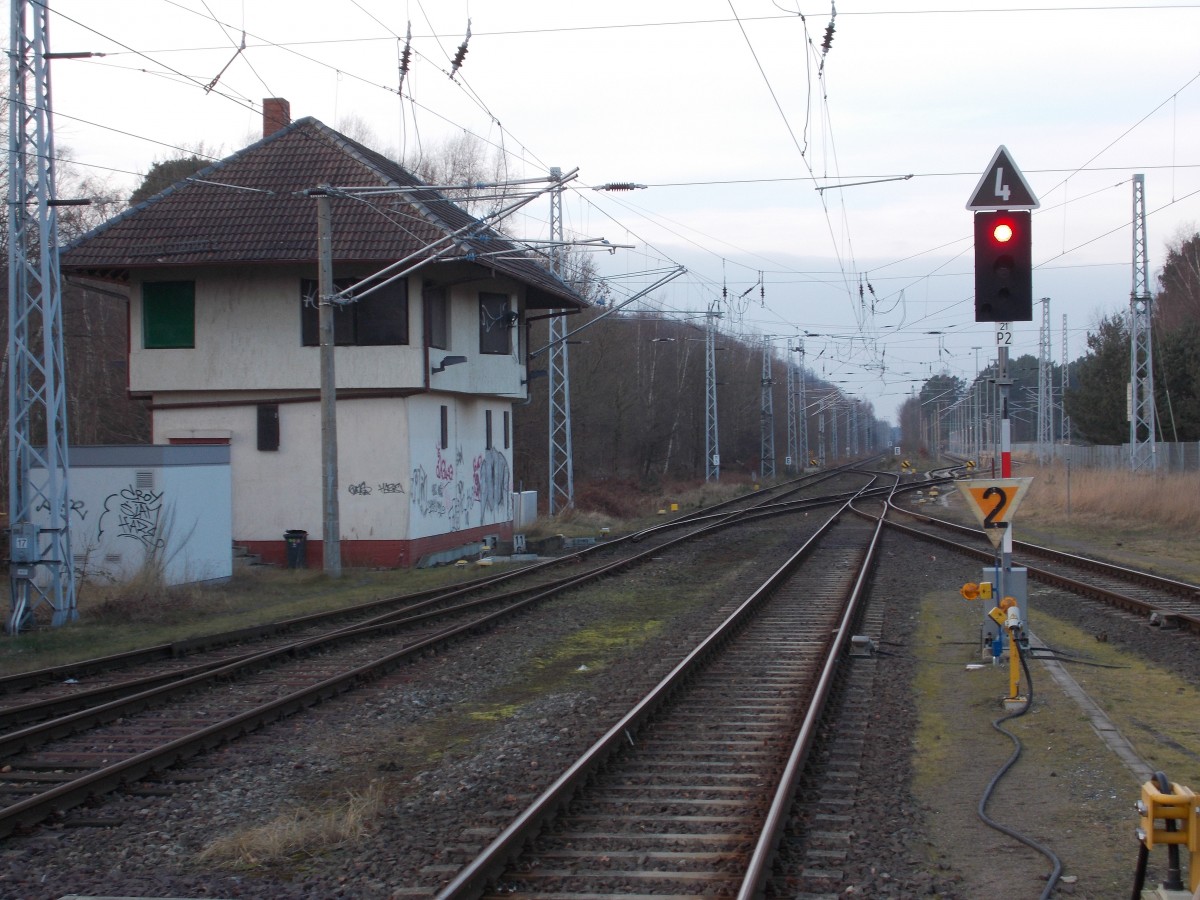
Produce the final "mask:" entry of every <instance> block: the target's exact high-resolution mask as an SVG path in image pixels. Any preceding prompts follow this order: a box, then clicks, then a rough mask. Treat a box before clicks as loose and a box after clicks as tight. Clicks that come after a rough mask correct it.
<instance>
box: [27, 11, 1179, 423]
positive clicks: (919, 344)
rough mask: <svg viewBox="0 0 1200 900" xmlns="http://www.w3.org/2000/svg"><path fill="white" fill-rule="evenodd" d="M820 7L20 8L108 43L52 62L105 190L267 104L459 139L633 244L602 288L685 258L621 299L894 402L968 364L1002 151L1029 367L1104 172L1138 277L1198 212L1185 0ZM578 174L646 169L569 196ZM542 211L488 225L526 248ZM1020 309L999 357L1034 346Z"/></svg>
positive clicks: (223, 146)
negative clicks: (979, 188) (1023, 235)
mask: <svg viewBox="0 0 1200 900" xmlns="http://www.w3.org/2000/svg"><path fill="white" fill-rule="evenodd" d="M836 5H837V10H836V17H833V18H832V22H833V26H834V31H833V35H832V41H831V43H830V46H829V49H828V52H823V51H822V44H823V43H824V40H825V37H826V34H827V29H828V27H829V25H830V22H831V17H832V12H833V10H832V4H830V3H828V2H827V3H824V4H808V3H805V4H804V5H802V6H800V7H797V6H796V5H795V4H794V2H793V3H789V2H786V0H779V2H772V0H652V2H644V0H643V2H630V0H606V2H604V3H578V2H563V0H557V2H550V0H544V2H543V0H422V2H417V0H410V2H407V3H406V2H395V0H392V2H386V3H385V2H383V0H321V2H308V0H125V2H122V3H97V2H95V0H50V9H51V12H52V19H51V30H50V38H51V49H52V50H53V51H55V52H75V51H93V52H101V53H105V54H107V55H106V56H104V57H103V58H96V59H92V60H86V61H60V62H55V63H54V64H53V65H54V70H53V91H54V93H53V102H54V109H55V113H56V119H55V125H56V139H57V143H58V146H59V148H60V149H61V150H66V149H69V152H70V154H71V156H72V157H73V159H74V160H75V162H76V163H78V164H79V165H80V166H81V168H82V169H83V170H84V171H85V172H87V173H89V174H92V175H95V176H97V177H101V178H105V179H107V180H108V182H109V186H110V188H111V190H112V191H113V192H115V193H119V194H121V195H127V194H128V192H129V191H130V190H131V189H132V187H133V186H135V185H136V184H137V182H138V181H139V180H140V176H141V175H142V174H144V173H145V172H146V170H147V169H148V168H149V166H150V165H151V164H152V163H153V162H154V161H156V160H161V159H164V158H170V157H172V156H176V155H179V148H194V147H195V146H197V145H198V144H201V143H202V144H203V146H204V147H205V148H206V149H207V150H208V151H210V152H211V153H212V154H213V155H215V156H224V155H227V154H229V153H232V152H234V151H236V150H238V149H240V148H241V147H243V146H245V145H246V144H248V143H250V142H252V141H253V140H256V139H257V138H258V137H259V136H261V103H262V99H263V98H264V97H283V98H286V99H288V100H289V101H290V103H291V109H292V114H293V116H294V117H296V118H299V117H302V116H314V117H316V118H317V119H320V120H321V121H322V122H324V123H326V124H327V125H330V126H331V127H334V128H345V129H346V130H348V131H352V133H353V135H354V136H355V137H357V138H359V139H363V138H364V136H366V137H367V138H368V139H367V140H365V142H367V143H370V144H372V145H373V146H374V147H375V148H376V149H379V150H381V151H384V152H389V153H393V154H401V153H402V154H405V155H406V157H408V158H411V157H412V156H415V155H417V154H419V153H420V152H421V151H422V149H426V148H430V147H434V146H436V145H437V144H439V143H440V142H443V141H445V140H447V139H448V138H452V137H455V136H458V135H461V134H462V133H463V132H469V133H472V134H474V135H477V136H478V137H479V138H480V139H482V140H483V141H485V142H487V143H488V144H489V145H491V146H494V147H496V148H500V150H501V151H502V152H503V153H504V157H505V160H506V165H507V170H508V174H509V176H510V177H512V178H534V177H539V176H543V175H545V174H546V173H547V171H548V169H549V167H551V166H559V167H561V168H562V169H564V170H568V171H569V170H571V169H574V168H576V167H578V169H579V178H578V179H577V181H576V182H575V187H576V190H573V191H572V192H570V193H569V194H568V195H567V196H566V197H565V198H564V203H563V209H564V222H565V225H566V229H567V231H568V233H569V234H573V235H575V236H577V237H582V238H597V237H603V238H606V239H608V240H609V241H611V242H612V243H615V244H632V245H635V249H632V250H619V251H617V252H616V253H615V254H612V255H608V254H605V255H603V256H602V257H599V258H597V260H596V262H597V264H598V265H599V266H600V267H601V270H602V271H603V272H605V273H606V274H609V275H613V276H618V275H619V276H623V277H619V278H614V279H613V280H612V281H611V282H610V284H611V291H612V296H613V298H614V299H616V300H619V299H620V298H621V297H622V296H628V295H630V294H631V293H632V292H634V291H636V290H638V289H640V287H642V286H644V285H646V284H648V283H649V280H652V279H653V276H639V275H638V274H637V273H640V272H644V271H647V270H653V269H659V268H661V267H663V266H670V265H675V264H680V265H684V266H686V267H687V269H688V274H687V275H685V276H683V277H681V278H679V279H677V280H676V281H674V282H672V283H671V284H670V285H669V286H668V287H666V288H664V289H662V290H660V291H659V292H657V293H656V294H655V295H653V297H652V298H648V302H650V303H652V304H653V305H654V306H656V307H659V308H662V309H665V310H671V311H678V312H679V313H680V314H687V313H689V312H692V313H694V312H696V311H703V310H705V309H707V308H708V306H709V304H710V303H712V302H713V301H714V300H715V299H717V298H719V297H720V296H721V295H722V292H723V289H725V291H727V293H728V296H729V297H730V299H731V301H735V300H736V302H728V303H726V304H724V318H723V321H722V328H724V329H726V330H728V331H731V332H735V333H741V334H751V335H770V336H772V340H774V341H776V342H777V345H778V346H779V347H780V349H781V351H782V349H783V348H784V347H785V346H786V342H787V340H788V339H789V338H791V339H793V340H796V339H799V338H804V340H805V347H806V359H807V361H808V363H809V365H810V367H811V368H814V369H815V370H816V371H817V373H818V374H821V375H822V376H823V377H825V378H827V379H829V380H831V381H838V382H842V384H841V385H840V386H841V387H842V388H843V389H844V390H846V391H847V392H849V393H853V394H856V395H857V396H860V397H862V398H863V399H865V400H869V401H871V402H872V403H874V404H875V407H876V412H877V414H878V415H880V416H881V417H885V418H893V419H894V415H895V409H896V406H897V405H898V404H899V403H900V402H901V401H902V400H903V399H904V397H905V396H907V395H908V393H909V392H910V391H911V390H912V389H913V387H914V386H918V387H919V384H920V382H921V381H923V380H925V379H926V378H928V377H930V376H931V375H933V374H939V373H942V372H948V373H949V374H952V375H958V376H961V377H964V378H967V379H968V380H969V379H971V378H972V377H973V376H974V374H975V371H976V359H977V357H978V359H979V363H980V365H986V363H987V362H988V361H989V360H990V359H992V358H994V351H993V349H992V348H993V346H994V329H993V326H992V325H990V324H976V323H975V322H974V310H973V305H972V302H971V295H972V291H973V281H972V275H971V273H972V266H973V256H972V244H971V234H972V232H971V213H970V212H968V211H967V210H966V209H965V205H966V203H967V202H968V200H969V198H970V195H971V193H972V191H973V189H974V187H975V185H976V183H977V182H978V181H979V179H980V176H981V174H982V172H983V170H984V168H985V167H986V166H987V164H988V163H989V161H990V160H991V158H992V155H993V153H994V152H995V151H996V149H997V147H999V146H1000V145H1005V146H1006V147H1007V148H1008V150H1009V152H1010V153H1011V155H1012V157H1013V159H1014V161H1015V163H1016V164H1017V165H1018V166H1019V167H1020V168H1021V170H1022V171H1023V172H1024V174H1025V177H1026V180H1027V182H1028V183H1029V185H1030V187H1031V188H1032V190H1033V191H1034V193H1035V194H1036V195H1037V197H1038V199H1039V200H1040V201H1041V208H1040V209H1039V210H1038V211H1037V212H1035V214H1034V220H1033V225H1034V262H1035V265H1036V266H1037V269H1036V271H1035V273H1034V296H1035V297H1049V298H1050V318H1051V325H1052V334H1051V348H1052V357H1053V359H1054V361H1055V362H1056V363H1057V362H1059V361H1060V360H1061V355H1062V343H1063V332H1062V319H1063V315H1064V314H1065V315H1067V316H1068V324H1069V329H1068V333H1067V338H1068V354H1069V356H1070V358H1076V357H1078V356H1079V355H1081V354H1082V353H1083V352H1084V350H1085V343H1084V337H1085V334H1086V331H1087V330H1088V328H1089V327H1091V326H1093V325H1094V323H1095V322H1096V321H1097V319H1098V318H1099V317H1101V316H1104V315H1111V314H1113V313H1116V312H1119V311H1123V310H1125V309H1127V307H1128V303H1129V294H1130V290H1131V287H1132V277H1133V275H1132V252H1133V251H1132V242H1133V232H1132V224H1131V219H1132V204H1133V201H1132V187H1131V179H1132V177H1133V175H1134V174H1136V173H1143V174H1144V175H1145V185H1146V206H1147V210H1148V212H1149V217H1148V223H1147V235H1148V238H1149V254H1150V266H1151V269H1152V271H1153V272H1154V273H1155V276H1157V271H1158V269H1159V268H1160V267H1161V265H1162V263H1163V260H1164V258H1165V252H1166V251H1165V247H1166V245H1167V244H1168V243H1169V242H1171V241H1177V240H1178V238H1179V236H1180V235H1181V234H1191V233H1194V231H1195V230H1196V228H1197V222H1198V221H1200V55H1198V54H1197V53H1196V36H1197V35H1200V2H1195V3H1159V4H1153V3H1125V4H1119V3H1112V2H1105V0H1101V2H1096V3H1087V4H1082V3H1081V4H1071V3H1064V2H1062V0H1058V2H1041V0H1027V2H1021V3H1010V2H1005V0H989V2H987V3H979V4H973V3H971V2H969V0H968V2H962V0H955V2H950V0H925V2H922V0H916V2H913V0H841V2H839V3H837V4H836ZM468 22H469V24H470V31H471V35H470V39H469V41H468V42H467V50H466V54H465V56H464V57H463V61H462V66H461V68H459V69H458V71H457V73H456V76H455V78H453V79H451V78H450V77H449V75H448V72H449V71H450V69H451V66H452V59H453V57H454V56H455V54H456V51H457V50H458V48H459V46H460V45H461V44H462V43H463V41H464V39H465V38H466V34H467V28H468ZM410 23H411V33H412V41H411V48H412V55H411V65H410V69H409V71H408V73H407V76H406V78H405V81H404V85H403V90H402V91H398V84H399V70H398V62H399V57H400V53H401V51H402V49H403V47H404V44H405V36H406V34H407V33H408V30H409V27H410ZM243 32H244V33H245V49H244V50H241V49H239V46H240V45H241V44H242V41H243ZM210 85H211V89H206V88H208V87H209V86H210ZM906 176H911V177H906ZM608 182H636V183H639V184H644V185H647V187H646V189H645V190H638V191H635V192H632V193H608V192H598V191H594V190H591V187H592V186H594V185H600V184H604V183H608ZM862 182H867V183H865V184H864V183H862ZM839 185H845V186H844V187H839ZM822 189H823V190H822ZM548 216H549V212H548V204H547V203H545V202H542V201H539V202H537V203H535V204H533V205H531V206H529V207H527V208H526V211H525V212H524V213H523V215H522V217H521V218H520V219H519V220H517V221H514V222H513V223H511V227H513V228H515V230H516V231H517V232H518V233H521V234H525V235H527V236H529V237H530V238H531V239H536V238H544V237H546V236H547V233H548V224H547V221H548ZM760 272H762V273H763V274H762V282H761V287H758V286H756V285H757V284H758V283H759V273H760ZM1154 284H1156V282H1155V283H1154ZM860 286H861V299H860ZM1152 286H1153V285H1152ZM747 292H748V293H747ZM743 294H744V296H743ZM1041 309H1042V307H1041V306H1040V305H1039V304H1035V314H1034V315H1035V320H1036V321H1034V322H1032V323H1025V324H1019V325H1017V326H1016V340H1015V347H1014V351H1015V354H1016V355H1020V354H1022V353H1031V354H1034V355H1037V352H1038V330H1039V326H1040V320H1041ZM806 335H807V336H806ZM976 347H979V348H981V349H980V350H979V351H976V350H975V349H974V348H976ZM698 389H699V386H698ZM747 402H749V403H757V402H758V398H757V397H754V398H747ZM776 402H777V405H778V404H781V403H782V398H780V399H779V400H777V401H776Z"/></svg>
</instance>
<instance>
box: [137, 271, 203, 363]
mask: <svg viewBox="0 0 1200 900" xmlns="http://www.w3.org/2000/svg"><path fill="white" fill-rule="evenodd" d="M142 346H143V347H145V348H146V349H147V350H168V349H180V348H186V349H191V348H194V347H195V346H196V282H194V281H148V282H146V283H145V284H143V285H142Z"/></svg>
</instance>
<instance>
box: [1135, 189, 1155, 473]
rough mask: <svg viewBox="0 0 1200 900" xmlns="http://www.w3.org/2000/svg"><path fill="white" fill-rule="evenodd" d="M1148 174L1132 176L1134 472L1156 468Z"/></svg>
mask: <svg viewBox="0 0 1200 900" xmlns="http://www.w3.org/2000/svg"><path fill="white" fill-rule="evenodd" d="M1145 178H1146V176H1145V175H1134V176H1133V290H1132V292H1131V293H1130V296H1129V462H1130V465H1131V466H1132V468H1133V471H1135V472H1137V471H1142V470H1145V471H1153V470H1154V468H1155V457H1156V453H1155V446H1154V440H1155V437H1156V435H1157V433H1158V432H1157V427H1156V423H1155V420H1154V357H1153V352H1152V350H1151V345H1150V322H1151V316H1150V311H1151V301H1152V298H1151V296H1150V288H1149V281H1148V273H1149V270H1150V263H1149V260H1148V258H1147V250H1146V186H1145Z"/></svg>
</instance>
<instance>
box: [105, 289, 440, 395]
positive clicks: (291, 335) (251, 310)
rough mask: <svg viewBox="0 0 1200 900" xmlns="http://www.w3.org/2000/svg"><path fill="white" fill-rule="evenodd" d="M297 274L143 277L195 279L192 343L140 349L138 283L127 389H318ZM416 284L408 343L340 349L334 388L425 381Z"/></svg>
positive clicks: (316, 356) (315, 352)
mask: <svg viewBox="0 0 1200 900" xmlns="http://www.w3.org/2000/svg"><path fill="white" fill-rule="evenodd" d="M303 274H304V273H303V272H302V271H301V270H300V269H299V268H297V269H294V270H290V271H286V270H285V271H283V272H275V271H271V272H262V271H261V270H257V269H246V270H240V271H238V270H235V271H228V272H221V273H213V272H201V273H195V272H187V271H181V272H178V273H175V272H173V273H170V274H169V275H168V274H161V275H156V276H155V278H153V279H148V280H160V279H161V280H167V279H170V280H181V281H183V280H189V279H191V278H193V277H195V279H196V346H195V348H194V349H183V350H146V349H144V348H143V347H142V303H141V297H142V291H141V282H137V281H135V282H133V284H132V286H131V292H130V297H131V299H132V302H131V303H130V304H129V308H130V336H131V340H130V359H129V387H130V390H132V391H134V392H135V393H140V392H149V391H155V392H161V391H184V390H206V391H223V390H245V389H247V388H250V389H255V390H287V389H297V388H308V389H316V388H317V387H318V386H319V385H320V377H321V376H320V366H321V361H320V348H319V347H304V346H302V345H301V343H300V341H301V338H300V279H301V276H302V275H303ZM420 298H421V293H420V282H419V280H418V279H410V285H409V302H408V315H409V343H408V345H407V346H392V347H338V348H337V350H336V352H335V354H334V356H335V362H334V368H335V370H336V372H337V382H338V387H339V388H341V389H355V388H391V387H397V386H416V385H421V384H423V383H424V377H425V352H424V349H423V348H422V346H421V334H422V331H421V327H422V326H421V314H420V306H421V303H420Z"/></svg>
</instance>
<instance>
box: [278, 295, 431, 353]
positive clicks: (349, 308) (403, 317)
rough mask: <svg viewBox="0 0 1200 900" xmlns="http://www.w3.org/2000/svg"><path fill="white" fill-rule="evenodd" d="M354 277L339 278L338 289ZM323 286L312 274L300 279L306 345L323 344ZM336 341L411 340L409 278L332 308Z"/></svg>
mask: <svg viewBox="0 0 1200 900" xmlns="http://www.w3.org/2000/svg"><path fill="white" fill-rule="evenodd" d="M352 284H354V280H352V279H347V278H339V279H336V280H335V281H334V283H333V288H334V290H335V291H343V290H345V289H346V288H348V287H350V285H352ZM319 298H320V290H319V289H318V286H317V282H316V281H315V280H313V279H311V278H303V279H301V280H300V341H301V344H302V345H303V346H305V347H318V346H320V344H321V313H320V309H319V308H318V306H317V301H318V299H319ZM333 342H334V344H336V345H337V346H339V347H394V346H397V345H402V344H407V343H408V282H407V281H406V280H405V279H403V278H401V279H400V280H398V281H393V282H392V283H391V284H389V285H387V286H386V287H382V288H380V289H379V290H377V291H375V292H374V293H373V294H368V295H367V296H366V297H363V298H362V299H361V300H355V301H353V302H351V303H341V304H337V305H335V306H334V308H333Z"/></svg>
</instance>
